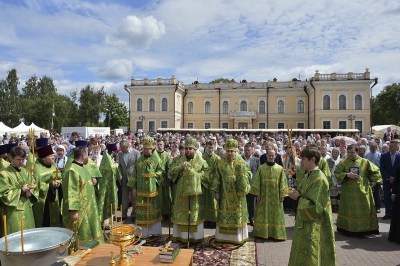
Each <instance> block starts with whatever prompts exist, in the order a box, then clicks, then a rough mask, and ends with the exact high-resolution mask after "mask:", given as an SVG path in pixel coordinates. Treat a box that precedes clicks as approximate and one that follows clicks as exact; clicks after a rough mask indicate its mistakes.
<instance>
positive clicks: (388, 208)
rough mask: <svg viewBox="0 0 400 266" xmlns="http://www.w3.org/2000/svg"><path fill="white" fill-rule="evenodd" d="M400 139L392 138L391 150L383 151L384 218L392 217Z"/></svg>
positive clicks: (399, 155) (381, 164)
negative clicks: (393, 187)
mask: <svg viewBox="0 0 400 266" xmlns="http://www.w3.org/2000/svg"><path fill="white" fill-rule="evenodd" d="M398 149H399V141H398V140H391V141H390V144H389V151H388V152H385V153H382V155H381V160H380V169H381V174H382V180H383V193H384V196H385V199H384V201H385V216H384V217H383V218H382V219H383V220H387V219H390V218H391V217H392V205H393V202H392V199H391V196H392V191H391V190H392V184H393V180H394V177H395V175H396V170H397V167H398V166H399V165H400V152H398Z"/></svg>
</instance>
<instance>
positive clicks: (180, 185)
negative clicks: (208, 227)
mask: <svg viewBox="0 0 400 266" xmlns="http://www.w3.org/2000/svg"><path fill="white" fill-rule="evenodd" d="M196 150H197V141H196V140H195V139H194V138H191V137H189V138H187V139H186V140H185V155H184V156H181V157H176V158H175V160H174V161H173V163H172V164H171V180H172V182H173V183H174V190H175V192H174V193H173V197H174V198H173V202H172V223H173V224H174V233H173V237H172V240H173V241H174V242H187V243H189V242H202V241H203V239H204V220H205V218H204V190H203V186H204V187H206V188H208V187H209V183H210V180H209V167H208V165H207V163H206V161H205V160H204V159H203V158H202V156H201V154H200V153H198V152H196Z"/></svg>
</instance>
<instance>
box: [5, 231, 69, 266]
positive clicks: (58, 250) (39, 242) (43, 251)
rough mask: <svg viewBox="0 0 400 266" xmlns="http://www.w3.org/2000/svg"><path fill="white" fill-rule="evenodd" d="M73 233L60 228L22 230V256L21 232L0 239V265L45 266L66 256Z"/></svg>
mask: <svg viewBox="0 0 400 266" xmlns="http://www.w3.org/2000/svg"><path fill="white" fill-rule="evenodd" d="M72 235H73V232H72V231H70V230H68V229H66V228H60V227H42V228H34V229H28V230H24V254H22V246H21V232H16V233H12V234H10V235H7V240H8V241H7V242H8V253H7V254H6V247H5V246H6V245H5V238H4V237H2V238H1V239H0V260H1V263H2V265H30V266H47V265H51V264H53V263H54V262H55V261H56V260H57V259H59V258H60V257H65V256H67V255H68V248H67V246H68V244H69V242H70V240H71V237H72Z"/></svg>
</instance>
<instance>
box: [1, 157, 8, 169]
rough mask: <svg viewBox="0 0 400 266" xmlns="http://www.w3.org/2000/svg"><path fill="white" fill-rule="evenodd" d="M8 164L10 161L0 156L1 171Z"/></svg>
mask: <svg viewBox="0 0 400 266" xmlns="http://www.w3.org/2000/svg"><path fill="white" fill-rule="evenodd" d="M9 165H10V162H9V161H8V160H5V159H3V158H1V157H0V171H3V170H4V169H6V168H7V166H9Z"/></svg>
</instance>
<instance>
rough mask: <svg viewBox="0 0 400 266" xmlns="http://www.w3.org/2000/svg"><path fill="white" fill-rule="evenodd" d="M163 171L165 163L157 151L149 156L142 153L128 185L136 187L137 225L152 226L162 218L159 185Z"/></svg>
mask: <svg viewBox="0 0 400 266" xmlns="http://www.w3.org/2000/svg"><path fill="white" fill-rule="evenodd" d="M163 172H164V164H163V163H162V161H161V159H160V157H159V156H158V153H157V152H155V151H154V152H153V153H152V155H151V157H149V158H145V157H144V155H141V156H140V157H139V159H138V160H137V162H136V165H135V168H134V169H133V171H132V174H131V177H130V178H129V181H128V183H127V186H129V187H131V188H133V189H136V224H137V225H140V226H150V225H152V224H155V223H157V222H159V221H161V220H162V217H161V195H160V193H159V191H160V190H159V189H158V187H159V186H160V185H161V175H162V173H163Z"/></svg>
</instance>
